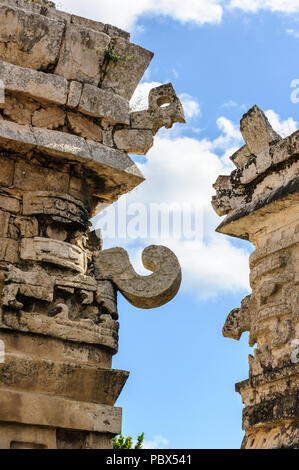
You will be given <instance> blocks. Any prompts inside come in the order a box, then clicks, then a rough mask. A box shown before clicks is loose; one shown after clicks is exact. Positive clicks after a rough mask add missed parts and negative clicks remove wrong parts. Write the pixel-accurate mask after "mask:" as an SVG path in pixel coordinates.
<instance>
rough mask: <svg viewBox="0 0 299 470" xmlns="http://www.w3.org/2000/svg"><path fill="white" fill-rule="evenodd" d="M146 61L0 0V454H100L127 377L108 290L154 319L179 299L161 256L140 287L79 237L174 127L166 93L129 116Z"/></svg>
mask: <svg viewBox="0 0 299 470" xmlns="http://www.w3.org/2000/svg"><path fill="white" fill-rule="evenodd" d="M152 56H153V54H152V53H151V52H150V51H147V50H145V49H143V48H142V47H139V46H138V45H136V44H133V43H131V42H130V35H129V34H128V33H127V32H125V31H122V30H120V29H118V28H115V27H114V26H111V25H107V24H106V25H105V24H102V23H99V22H95V21H92V20H88V19H85V18H80V17H78V16H75V15H71V14H68V13H64V12H62V11H58V10H56V8H55V6H54V5H53V4H52V3H51V2H46V1H44V0H40V1H31V2H30V1H26V0H10V1H9V0H2V1H1V2H0V79H1V80H2V82H1V84H2V85H3V87H1V90H2V88H3V97H2V98H3V99H2V100H0V101H2V103H1V105H0V152H1V154H0V294H1V304H0V339H1V341H2V342H3V343H2V344H4V346H5V361H4V362H3V363H1V364H0V403H1V406H0V448H4V449H6V448H36V449H38V448H51V449H55V448H62V449H63V448H109V447H111V440H112V438H113V437H114V436H115V435H117V434H119V433H120V431H121V409H120V408H117V407H114V404H115V402H116V400H117V398H118V396H119V394H120V392H121V390H122V388H123V386H124V384H125V382H126V380H127V378H128V375H129V374H128V372H125V371H119V370H113V369H112V368H111V365H112V356H113V355H114V354H115V353H116V352H117V350H118V329H119V323H118V313H117V292H118V291H120V292H121V293H122V294H123V295H124V296H125V297H126V298H127V299H128V301H129V302H131V303H132V304H133V305H135V306H137V307H141V308H153V307H158V306H160V305H163V304H164V303H166V302H168V301H169V300H171V299H172V298H173V297H174V295H175V294H176V292H177V291H178V289H179V286H180V282H181V269H180V266H179V263H178V260H177V258H176V257H175V255H174V254H173V253H172V252H171V251H170V250H168V249H167V248H165V247H157V246H151V247H148V248H147V249H146V250H144V253H143V262H144V265H145V267H147V268H148V269H150V270H151V271H153V274H152V275H151V276H148V277H143V276H140V275H137V274H136V272H135V271H134V269H133V268H132V266H131V263H130V260H129V258H128V255H127V253H126V251H125V250H123V249H121V248H115V249H111V250H102V246H101V240H100V239H99V238H98V237H97V235H96V234H95V232H90V230H89V227H90V223H89V219H90V218H91V217H92V216H94V215H96V214H97V213H98V212H99V211H100V210H101V208H102V206H103V205H104V204H105V205H106V204H107V203H108V204H110V203H113V202H114V201H117V199H118V198H119V197H120V196H121V195H123V194H125V193H127V192H128V191H130V190H132V189H133V188H135V187H136V186H138V185H139V184H140V183H142V182H143V181H144V178H143V176H142V174H141V173H140V171H139V169H138V168H137V166H136V165H135V164H134V162H133V161H132V160H131V158H130V157H129V155H128V154H129V153H134V154H141V155H144V154H146V152H147V151H148V150H149V148H150V147H151V146H152V145H153V137H154V135H155V134H156V132H157V131H158V130H159V129H160V128H161V127H162V126H165V127H167V128H170V127H171V126H172V125H173V123H174V122H182V123H183V122H184V112H183V108H182V105H181V103H180V101H179V99H178V98H177V96H176V94H175V91H174V89H173V87H172V85H171V84H167V85H163V86H161V87H158V88H156V89H153V90H152V91H151V92H150V94H149V105H148V109H147V110H144V111H140V112H130V107H129V100H130V98H131V97H132V95H133V92H134V90H135V88H136V87H137V85H138V83H139V81H140V79H141V78H142V76H143V74H144V72H145V70H146V68H147V66H148V65H149V63H150V61H151V59H152ZM165 104H167V106H164V105H165Z"/></svg>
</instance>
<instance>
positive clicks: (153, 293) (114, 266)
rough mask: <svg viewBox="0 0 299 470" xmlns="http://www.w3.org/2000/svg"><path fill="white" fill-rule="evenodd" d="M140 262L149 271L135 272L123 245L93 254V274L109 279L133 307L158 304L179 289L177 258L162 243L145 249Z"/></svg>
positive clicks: (153, 306) (171, 296)
mask: <svg viewBox="0 0 299 470" xmlns="http://www.w3.org/2000/svg"><path fill="white" fill-rule="evenodd" d="M142 261H143V265H144V267H145V268H146V269H148V270H150V271H153V274H151V275H149V276H140V275H139V274H137V273H136V272H135V270H134V268H133V267H132V265H131V263H130V260H129V256H128V253H127V252H126V250H124V249H123V248H112V249H110V250H104V251H101V252H99V253H98V254H97V256H96V260H95V276H96V278H97V279H98V280H101V279H110V280H111V281H112V282H113V283H114V284H115V285H116V286H117V288H118V289H119V290H120V292H121V293H122V294H123V295H124V297H125V298H126V299H127V300H128V301H129V302H130V303H131V304H133V305H134V306H135V307H140V308H156V307H161V306H162V305H164V304H165V303H167V302H169V301H170V300H171V299H172V298H173V297H174V296H175V295H176V293H177V292H178V290H179V288H180V285H181V278H182V274H181V267H180V264H179V262H178V259H177V257H176V256H175V254H174V253H173V252H172V251H171V250H169V249H168V248H166V247H165V246H154V245H153V246H149V247H147V248H145V250H144V251H143V253H142Z"/></svg>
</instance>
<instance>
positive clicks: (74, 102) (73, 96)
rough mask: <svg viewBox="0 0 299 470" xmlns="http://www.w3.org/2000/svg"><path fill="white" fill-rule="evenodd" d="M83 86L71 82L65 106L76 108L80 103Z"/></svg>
mask: <svg viewBox="0 0 299 470" xmlns="http://www.w3.org/2000/svg"><path fill="white" fill-rule="evenodd" d="M82 90H83V85H82V83H80V82H75V81H73V82H71V83H70V91H69V96H68V102H67V105H68V106H69V107H70V108H77V107H78V106H79V103H80V99H81V94H82Z"/></svg>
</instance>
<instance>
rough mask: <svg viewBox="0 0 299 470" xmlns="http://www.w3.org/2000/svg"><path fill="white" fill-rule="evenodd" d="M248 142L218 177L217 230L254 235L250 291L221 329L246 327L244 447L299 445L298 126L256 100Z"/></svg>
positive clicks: (236, 332) (236, 333) (229, 332)
mask: <svg viewBox="0 0 299 470" xmlns="http://www.w3.org/2000/svg"><path fill="white" fill-rule="evenodd" d="M241 131H242V134H243V137H244V139H245V144H246V145H245V146H244V147H242V148H241V149H240V150H239V151H238V152H236V153H235V154H234V155H233V157H232V161H233V162H234V163H235V164H236V167H237V169H236V170H235V171H233V172H232V174H231V175H230V176H220V177H219V178H218V180H217V182H216V183H215V185H214V187H215V189H216V196H214V197H213V201H212V204H213V207H214V209H215V210H216V212H217V213H218V214H219V215H226V218H225V219H224V220H223V221H222V223H221V224H220V226H219V227H218V229H217V230H218V232H220V233H224V234H227V235H232V236H234V237H239V238H244V239H247V240H249V241H251V242H252V243H253V244H254V245H255V248H256V251H255V252H254V253H252V254H251V256H250V283H251V288H252V294H251V295H249V296H247V297H246V298H245V299H244V300H243V302H242V305H241V308H237V309H234V310H233V311H232V312H231V313H230V314H229V316H228V318H227V320H226V323H225V325H224V328H223V334H224V336H226V337H229V338H233V339H236V340H239V339H240V337H241V335H242V333H243V332H245V331H248V332H249V344H250V346H256V349H255V350H254V354H253V355H250V356H249V380H245V381H243V382H241V383H239V384H237V385H236V390H237V392H239V393H240V394H241V396H242V400H243V403H244V405H245V408H244V410H243V429H244V431H245V437H244V440H243V443H242V447H243V448H246V449H253V448H267V449H269V448H294V449H295V448H297V449H298V448H299V427H298V418H299V415H298V413H299V402H298V397H299V393H298V391H299V315H298V305H299V270H298V259H299V178H298V172H299V161H298V155H299V131H296V132H295V133H294V134H292V135H291V136H289V137H287V138H285V139H282V138H281V137H280V136H279V135H278V134H277V133H276V132H275V131H274V130H273V129H272V128H271V126H270V124H269V122H268V120H267V118H266V116H265V115H264V113H263V112H262V111H261V110H260V109H259V108H258V107H257V106H254V107H253V108H252V109H251V110H250V111H249V112H248V113H247V114H246V115H245V116H244V117H243V119H242V121H241Z"/></svg>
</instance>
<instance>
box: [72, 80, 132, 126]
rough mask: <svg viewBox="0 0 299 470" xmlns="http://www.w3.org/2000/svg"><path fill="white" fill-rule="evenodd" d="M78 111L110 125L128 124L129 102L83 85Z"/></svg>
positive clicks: (108, 92)
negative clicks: (101, 119) (102, 119)
mask: <svg viewBox="0 0 299 470" xmlns="http://www.w3.org/2000/svg"><path fill="white" fill-rule="evenodd" d="M79 111H81V112H82V113H84V114H88V115H89V116H93V117H97V118H105V119H106V120H107V121H110V122H111V123H121V124H130V116H129V102H128V101H127V100H125V99H123V98H122V97H120V96H118V95H115V94H114V93H112V92H110V91H105V90H101V89H100V88H96V87H94V86H92V85H84V88H83V92H82V95H81V100H80V104H79Z"/></svg>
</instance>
